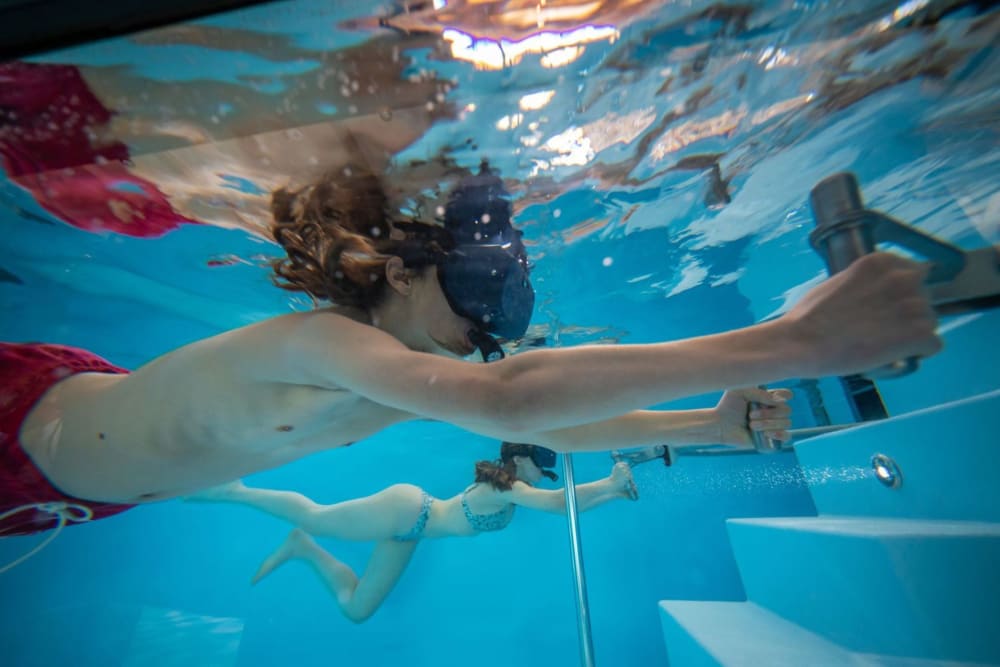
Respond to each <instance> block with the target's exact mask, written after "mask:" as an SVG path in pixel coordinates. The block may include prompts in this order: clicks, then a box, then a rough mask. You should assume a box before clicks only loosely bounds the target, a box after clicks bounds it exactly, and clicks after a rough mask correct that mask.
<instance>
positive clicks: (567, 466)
mask: <svg viewBox="0 0 1000 667" xmlns="http://www.w3.org/2000/svg"><path fill="white" fill-rule="evenodd" d="M563 481H564V482H565V486H564V487H563V488H564V493H565V495H566V520H567V524H568V527H569V541H570V555H571V556H572V558H573V579H574V581H575V583H576V620H577V625H578V626H579V628H578V629H579V634H580V664H581V665H583V667H594V641H593V638H592V636H591V634H590V607H589V606H588V604H587V578H586V576H585V575H584V573H583V545H582V543H581V541H580V516H579V514H578V512H577V508H576V483H575V482H574V481H573V457H572V455H571V454H563Z"/></svg>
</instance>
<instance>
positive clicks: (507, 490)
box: [190, 442, 638, 623]
mask: <svg viewBox="0 0 1000 667" xmlns="http://www.w3.org/2000/svg"><path fill="white" fill-rule="evenodd" d="M555 462H556V454H555V452H553V451H552V450H550V449H546V448H544V447H536V446H535V445H528V444H521V443H510V442H505V443H503V445H502V446H501V448H500V458H499V459H498V460H497V461H479V462H478V463H476V468H475V482H474V483H473V484H472V485H471V486H469V487H466V489H465V490H464V491H462V492H461V493H460V494H458V495H456V496H453V497H451V498H447V499H443V500H442V499H439V498H434V497H433V496H431V495H430V494H428V493H427V492H426V491H424V490H423V489H421V488H420V487H417V486H413V485H412V484H394V485H392V486H390V487H389V488H387V489H384V490H382V491H380V492H378V493H376V494H374V495H371V496H368V497H366V498H358V499H355V500H348V501H345V502H341V503H336V504H332V505H320V504H318V503H315V502H313V501H312V500H310V499H309V498H307V497H305V496H303V495H301V494H299V493H295V492H292V491H276V490H271V489H257V488H249V487H247V486H244V485H243V483H242V482H235V483H232V484H228V485H225V486H222V487H217V488H215V489H211V490H209V491H207V492H205V493H202V494H196V495H195V496H193V497H191V498H190V500H196V501H205V502H227V503H239V504H243V505H247V506H250V507H253V508H256V509H258V510H261V511H262V512H267V513H268V514H271V515H273V516H276V517H278V518H280V519H284V520H285V521H289V522H290V523H293V524H295V525H296V526H298V527H297V528H296V529H295V530H293V531H292V532H291V533H290V534H289V536H288V538H287V539H286V540H285V541H284V543H282V544H281V545H280V546H279V547H278V549H277V550H275V551H274V552H273V553H272V554H271V555H270V556H269V557H268V558H267V559H266V560H265V561H264V562H263V564H262V565H261V566H260V568H259V569H258V571H257V574H256V575H255V576H254V578H253V583H257V582H258V581H260V580H261V579H263V578H264V577H265V576H267V575H268V574H270V573H271V572H273V571H274V570H275V569H276V568H278V567H279V566H281V565H283V564H284V563H286V562H288V561H289V560H302V561H304V562H305V563H307V564H309V565H310V566H311V567H312V568H313V569H314V570H315V572H316V574H317V575H318V576H319V577H320V579H322V580H323V582H324V583H325V584H326V585H327V587H328V588H329V590H330V593H331V594H332V595H333V596H334V598H335V599H336V600H337V604H338V606H339V607H340V609H341V611H342V612H343V613H344V615H345V616H346V617H347V618H349V619H350V620H352V621H354V622H355V623H361V622H362V621H365V620H367V619H368V618H369V617H370V616H371V615H372V614H374V613H375V611H376V610H377V609H378V608H379V606H380V605H381V604H382V602H383V601H384V600H385V598H386V597H387V596H388V595H389V593H390V592H391V591H392V589H393V588H394V587H395V585H396V583H397V582H398V581H399V579H400V577H401V576H402V575H403V571H404V570H405V569H406V566H407V565H408V564H409V562H410V558H411V556H412V555H413V552H414V551H415V550H416V548H417V543H418V542H419V541H420V540H422V539H430V538H440V537H472V536H475V535H479V534H480V533H484V532H493V531H497V530H503V529H504V528H506V527H507V526H508V525H510V522H511V521H512V520H513V518H514V508H515V507H516V506H522V507H528V508H531V509H536V510H542V511H545V512H552V513H554V514H563V513H565V511H566V505H565V500H564V497H563V489H536V488H534V487H535V485H536V484H537V483H538V482H539V481H540V480H541V478H542V477H543V476H544V477H548V478H549V479H551V480H556V479H558V477H557V475H556V474H555V473H554V472H552V471H551V470H549V468H551V467H553V466H554V465H555ZM575 488H576V494H577V502H578V508H579V510H580V511H587V510H589V509H593V508H594V507H598V506H599V505H603V504H605V503H607V502H609V501H612V500H616V499H620V498H629V499H631V500H637V499H638V490H637V489H636V486H635V482H634V481H633V479H632V473H631V469H630V468H629V466H628V465H626V464H624V463H618V464H615V466H614V467H613V468H612V470H611V474H610V475H609V476H608V477H605V478H604V479H600V480H597V481H594V482H588V483H586V484H577V485H576V487H575ZM310 535H314V536H316V537H334V538H338V539H343V540H354V541H365V542H368V541H371V542H375V548H374V550H373V552H372V555H371V557H370V558H369V560H368V565H367V566H366V567H365V570H364V573H363V574H362V575H361V577H360V578H359V577H358V576H357V575H356V574H355V573H354V571H353V570H351V568H350V567H348V566H347V565H345V564H344V563H343V562H341V561H340V560H338V559H336V558H334V557H333V556H332V555H331V554H330V553H329V552H327V551H326V550H324V549H323V548H322V547H320V546H319V545H318V544H316V542H315V541H314V540H313V539H312V537H310Z"/></svg>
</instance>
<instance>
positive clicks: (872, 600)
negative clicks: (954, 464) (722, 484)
mask: <svg viewBox="0 0 1000 667" xmlns="http://www.w3.org/2000/svg"><path fill="white" fill-rule="evenodd" d="M727 524H728V528H729V537H730V541H731V542H732V545H733V551H734V554H735V556H736V562H737V565H738V567H739V571H740V576H741V578H742V580H743V586H744V588H745V590H746V594H747V598H748V599H750V600H752V601H754V602H755V603H757V604H759V605H761V606H763V607H766V608H767V609H769V610H771V611H773V612H775V613H777V614H780V615H781V616H783V617H784V618H786V619H787V620H789V621H791V622H793V623H796V624H799V625H801V626H802V627H804V628H807V629H809V630H811V631H813V632H815V633H817V634H819V635H821V636H823V637H826V638H827V639H830V640H831V641H834V642H837V643H838V644H840V645H842V646H844V647H846V648H848V649H850V650H852V651H860V652H871V653H890V654H892V655H916V656H923V657H927V658H938V659H943V658H952V659H958V660H973V661H986V662H994V663H998V664H1000V635H998V633H997V631H996V629H997V620H998V618H1000V570H998V564H1000V524H997V523H990V522H972V521H969V522H965V521H936V520H914V519H893V518H888V519H882V518H872V517H822V516H821V517H793V518H767V519H731V520H729V521H728V522H727Z"/></svg>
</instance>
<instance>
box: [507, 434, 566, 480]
mask: <svg viewBox="0 0 1000 667" xmlns="http://www.w3.org/2000/svg"><path fill="white" fill-rule="evenodd" d="M515 456H527V457H528V458H530V459H531V460H532V462H534V464H535V465H536V466H538V469H539V470H541V471H542V474H543V475H545V476H546V477H548V478H549V479H551V480H552V481H556V480H558V479H559V475H557V474H555V473H554V472H552V471H551V470H549V468H554V467H555V466H556V453H555V452H554V451H552V450H551V449H548V448H547V447H542V446H541V445H529V444H527V443H520V442H504V443H503V446H501V448H500V459H501V461H506V460H510V459H512V458H514V457H515Z"/></svg>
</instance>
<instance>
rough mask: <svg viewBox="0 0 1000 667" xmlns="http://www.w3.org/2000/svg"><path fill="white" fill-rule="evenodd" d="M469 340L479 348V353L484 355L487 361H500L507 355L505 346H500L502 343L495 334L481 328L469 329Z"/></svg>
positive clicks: (484, 359)
mask: <svg viewBox="0 0 1000 667" xmlns="http://www.w3.org/2000/svg"><path fill="white" fill-rule="evenodd" d="M469 341H471V342H472V344H473V345H475V346H476V347H477V348H479V354H481V355H482V356H483V361H484V362H485V363H489V362H491V361H500V360H501V359H503V358H504V357H506V356H507V355H506V354H504V351H503V348H502V347H500V343H498V342H497V341H496V339H495V338H493V336H491V335H489V334H488V333H486V332H485V331H481V330H480V329H473V330H471V331H469Z"/></svg>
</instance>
